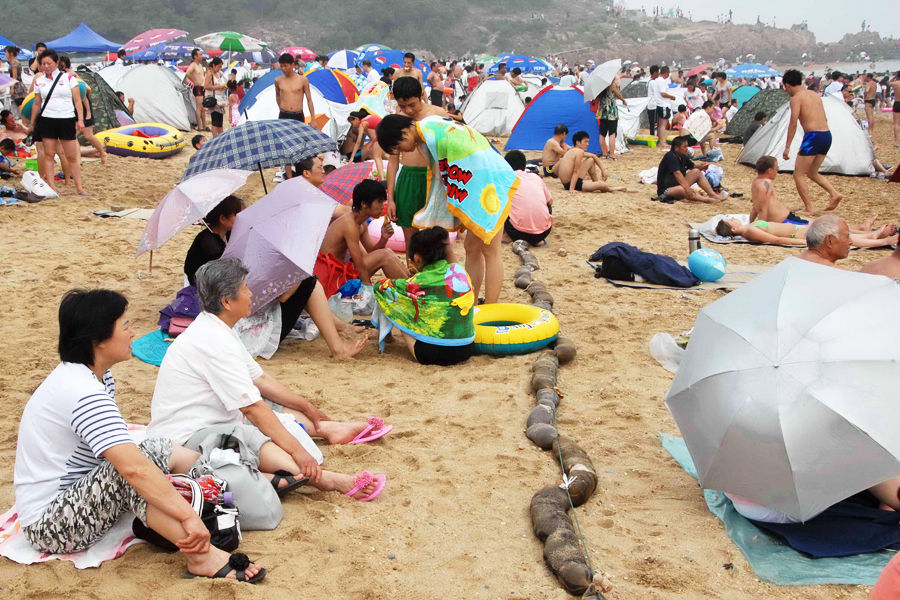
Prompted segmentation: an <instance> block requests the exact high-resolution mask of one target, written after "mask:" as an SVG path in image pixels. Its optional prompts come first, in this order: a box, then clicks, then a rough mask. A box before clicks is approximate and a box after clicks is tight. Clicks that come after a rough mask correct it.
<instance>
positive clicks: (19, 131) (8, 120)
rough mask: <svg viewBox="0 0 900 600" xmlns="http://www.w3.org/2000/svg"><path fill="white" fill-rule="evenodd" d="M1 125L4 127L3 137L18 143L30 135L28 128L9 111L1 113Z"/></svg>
mask: <svg viewBox="0 0 900 600" xmlns="http://www.w3.org/2000/svg"><path fill="white" fill-rule="evenodd" d="M0 125H3V136H4V137H8V138H10V139H11V140H12V141H14V142H16V143H18V142H21V141H22V140H24V139H25V137H26V136H27V135H28V128H27V127H25V126H24V125H23V124H22V122H21V121H18V120H16V117H15V116H14V115H13V114H12V113H11V112H10V111H8V110H5V109H4V110H2V111H0Z"/></svg>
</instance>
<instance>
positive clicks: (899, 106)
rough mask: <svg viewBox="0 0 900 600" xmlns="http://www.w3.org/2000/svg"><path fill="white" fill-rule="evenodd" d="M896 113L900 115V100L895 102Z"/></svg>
mask: <svg viewBox="0 0 900 600" xmlns="http://www.w3.org/2000/svg"><path fill="white" fill-rule="evenodd" d="M894 112H895V113H900V100H895V101H894Z"/></svg>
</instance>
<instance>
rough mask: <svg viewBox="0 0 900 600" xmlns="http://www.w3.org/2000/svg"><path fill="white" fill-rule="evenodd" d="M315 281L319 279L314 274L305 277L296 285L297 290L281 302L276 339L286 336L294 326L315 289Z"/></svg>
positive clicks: (279, 339)
mask: <svg viewBox="0 0 900 600" xmlns="http://www.w3.org/2000/svg"><path fill="white" fill-rule="evenodd" d="M317 281H319V278H318V277H316V276H315V275H313V276H312V277H307V278H306V279H304V280H303V281H301V282H300V285H299V286H297V291H295V292H294V293H293V294H291V297H290V298H288V299H287V300H285V301H284V302H282V303H281V334H280V335H279V337H278V341H281V340H283V339H284V338H286V337H287V334H289V333H290V332H291V329H293V328H294V325H296V324H297V319H299V318H300V313H302V312H303V309H304V308H306V303H307V302H309V297H310V296H312V293H313V291H314V290H315V289H316V282H317Z"/></svg>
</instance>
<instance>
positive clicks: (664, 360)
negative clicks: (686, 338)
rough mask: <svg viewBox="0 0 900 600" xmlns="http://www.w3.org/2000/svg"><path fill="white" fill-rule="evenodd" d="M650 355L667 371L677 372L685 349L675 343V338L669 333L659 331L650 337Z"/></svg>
mask: <svg viewBox="0 0 900 600" xmlns="http://www.w3.org/2000/svg"><path fill="white" fill-rule="evenodd" d="M650 356H652V357H653V358H655V359H656V362H658V363H659V364H660V365H661V366H662V367H663V368H664V369H666V370H667V371H670V372H672V373H677V372H678V367H679V366H680V365H681V358H682V356H684V349H682V348H681V347H679V346H678V344H677V343H675V338H673V337H672V336H671V335H669V334H668V333H657V334H656V335H654V336H653V337H652V338H650Z"/></svg>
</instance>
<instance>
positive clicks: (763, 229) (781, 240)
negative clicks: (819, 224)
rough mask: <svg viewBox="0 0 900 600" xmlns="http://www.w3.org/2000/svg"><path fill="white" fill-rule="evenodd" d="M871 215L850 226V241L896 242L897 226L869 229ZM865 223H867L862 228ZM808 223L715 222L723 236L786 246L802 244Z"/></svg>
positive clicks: (860, 243) (867, 245) (873, 245)
mask: <svg viewBox="0 0 900 600" xmlns="http://www.w3.org/2000/svg"><path fill="white" fill-rule="evenodd" d="M874 220H875V219H874V218H873V219H871V220H870V221H868V222H867V223H866V224H864V226H861V227H860V226H853V225H851V226H850V243H851V244H853V245H854V246H857V247H859V248H877V247H879V246H887V245H888V244H896V243H897V233H896V228H895V227H894V226H893V225H885V226H884V227H881V228H880V229H877V230H874V231H873V230H872V229H871V224H872V223H873V222H874ZM865 225H869V226H868V227H865ZM808 229H809V225H793V224H791V223H774V222H772V221H763V220H761V219H757V220H756V221H753V222H752V223H750V224H747V225H745V224H744V223H742V222H741V220H740V219H722V220H721V221H719V224H718V225H716V235H720V236H722V237H735V236H738V235H739V236H741V237H743V238H744V239H746V240H748V241H751V242H764V243H769V244H784V245H787V246H805V245H806V231H807V230H808Z"/></svg>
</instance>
